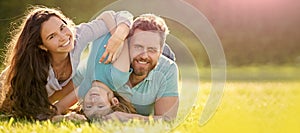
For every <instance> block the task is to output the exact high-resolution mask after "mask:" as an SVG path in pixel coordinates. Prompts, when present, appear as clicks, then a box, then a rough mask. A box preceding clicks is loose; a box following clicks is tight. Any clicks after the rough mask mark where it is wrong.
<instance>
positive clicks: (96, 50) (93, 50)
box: [73, 34, 130, 98]
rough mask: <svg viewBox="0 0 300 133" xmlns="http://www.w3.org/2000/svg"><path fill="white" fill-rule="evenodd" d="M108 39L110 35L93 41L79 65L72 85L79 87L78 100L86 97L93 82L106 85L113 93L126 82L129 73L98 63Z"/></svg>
mask: <svg viewBox="0 0 300 133" xmlns="http://www.w3.org/2000/svg"><path fill="white" fill-rule="evenodd" d="M110 37H111V35H110V34H106V35H104V36H101V37H100V38H98V39H97V40H95V41H93V43H92V44H91V47H90V53H89V56H88V58H87V59H85V60H84V61H82V62H80V64H79V67H78V69H77V72H76V75H75V77H74V78H73V83H74V84H75V86H79V90H78V96H79V97H80V98H83V97H84V96H85V95H86V93H87V92H88V90H89V89H90V88H91V86H92V82H93V81H94V80H98V81H100V82H102V83H104V84H106V85H107V86H108V87H109V88H110V89H111V90H113V91H116V90H117V89H118V88H120V87H121V86H122V85H124V84H125V83H126V82H127V81H128V78H129V75H130V71H128V72H122V71H120V70H118V69H116V68H115V67H114V66H113V65H112V64H104V63H99V60H100V58H101V56H102V54H103V53H104V51H105V48H104V45H106V44H107V41H108V39H109V38H110Z"/></svg>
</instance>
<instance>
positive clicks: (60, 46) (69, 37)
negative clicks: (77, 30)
mask: <svg viewBox="0 0 300 133" xmlns="http://www.w3.org/2000/svg"><path fill="white" fill-rule="evenodd" d="M41 38H42V41H43V44H41V45H40V48H42V49H44V50H47V51H49V52H50V53H51V54H53V53H68V52H70V51H71V50H72V49H73V48H74V37H73V32H72V31H71V29H70V28H69V27H68V25H67V24H66V23H64V21H63V20H61V19H60V18H58V17H56V16H52V17H50V18H49V20H47V21H45V22H44V23H42V27H41Z"/></svg>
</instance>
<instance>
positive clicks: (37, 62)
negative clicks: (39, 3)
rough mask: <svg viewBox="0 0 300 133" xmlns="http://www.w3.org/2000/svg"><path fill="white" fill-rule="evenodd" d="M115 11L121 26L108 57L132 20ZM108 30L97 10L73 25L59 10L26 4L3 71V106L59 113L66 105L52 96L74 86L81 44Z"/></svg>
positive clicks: (28, 113) (20, 113)
mask: <svg viewBox="0 0 300 133" xmlns="http://www.w3.org/2000/svg"><path fill="white" fill-rule="evenodd" d="M114 16H115V17H119V18H115V20H117V23H118V28H120V30H117V31H119V32H115V33H114V34H113V35H112V37H111V38H110V40H109V43H108V44H107V51H106V53H107V54H108V57H109V58H108V61H110V60H111V59H110V58H112V55H113V54H114V52H115V50H116V48H117V47H118V46H119V45H120V44H121V42H122V40H124V38H125V37H126V36H127V34H125V35H124V33H128V30H129V25H130V24H131V21H132V15H131V14H130V13H128V12H120V13H117V14H115V15H114ZM124 31H125V32H124ZM107 32H109V29H107V28H106V26H105V23H104V21H103V20H102V19H101V16H100V17H98V18H97V19H95V20H93V21H91V22H89V23H83V24H80V25H79V26H76V27H74V24H73V22H72V21H71V20H69V19H68V18H66V17H65V16H64V15H63V14H62V13H61V12H60V11H58V10H55V9H49V8H46V7H35V8H33V9H32V10H30V11H29V12H28V15H27V17H26V18H25V19H24V21H23V23H22V25H21V27H20V28H19V31H18V34H16V35H15V36H14V38H13V39H12V41H11V42H10V43H9V47H8V53H7V54H6V55H7V58H6V66H7V68H6V69H5V71H4V72H3V74H2V76H4V82H3V85H2V88H1V91H2V92H1V94H2V96H1V98H2V99H3V98H4V101H3V102H2V105H1V112H6V113H11V114H12V115H14V116H16V117H27V118H33V119H39V120H45V119H48V118H51V117H52V116H54V115H55V114H60V113H62V112H63V111H64V110H65V108H64V107H58V108H57V107H55V106H54V105H53V102H55V101H58V100H59V101H58V102H60V101H61V100H63V99H64V97H65V96H66V95H68V94H69V93H71V92H72V91H73V90H72V89H73V83H72V80H71V79H72V77H73V76H74V75H75V70H76V68H77V66H78V63H79V60H80V55H81V53H82V51H83V49H84V48H85V47H86V45H87V43H88V42H89V41H92V40H94V39H96V38H98V37H100V36H101V35H103V34H105V33H107ZM115 45H117V47H116V46H115ZM107 54H106V55H107ZM4 95H6V96H4ZM75 102H76V101H75V100H74V101H73V103H75ZM70 105H72V104H70ZM70 105H65V106H70Z"/></svg>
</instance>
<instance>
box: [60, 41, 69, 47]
mask: <svg viewBox="0 0 300 133" xmlns="http://www.w3.org/2000/svg"><path fill="white" fill-rule="evenodd" d="M69 43H70V40H68V41H67V42H66V43H65V44H64V45H62V47H64V46H67V45H68V44H69Z"/></svg>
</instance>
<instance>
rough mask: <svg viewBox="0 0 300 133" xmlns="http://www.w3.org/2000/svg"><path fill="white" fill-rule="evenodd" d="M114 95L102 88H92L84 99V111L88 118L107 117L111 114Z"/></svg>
mask: <svg viewBox="0 0 300 133" xmlns="http://www.w3.org/2000/svg"><path fill="white" fill-rule="evenodd" d="M112 97H113V93H112V92H111V91H108V90H106V89H104V88H102V87H99V86H95V87H92V88H91V89H90V90H89V91H88V92H87V94H86V95H85V97H84V100H83V108H82V109H83V111H84V114H85V115H86V116H87V117H90V116H92V115H99V116H102V115H106V114H108V113H110V112H111V99H112Z"/></svg>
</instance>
